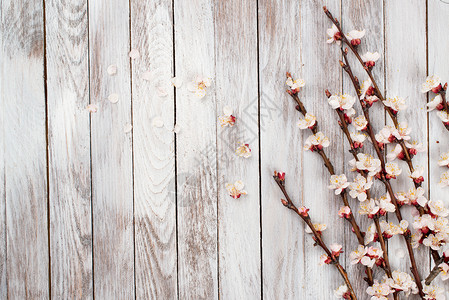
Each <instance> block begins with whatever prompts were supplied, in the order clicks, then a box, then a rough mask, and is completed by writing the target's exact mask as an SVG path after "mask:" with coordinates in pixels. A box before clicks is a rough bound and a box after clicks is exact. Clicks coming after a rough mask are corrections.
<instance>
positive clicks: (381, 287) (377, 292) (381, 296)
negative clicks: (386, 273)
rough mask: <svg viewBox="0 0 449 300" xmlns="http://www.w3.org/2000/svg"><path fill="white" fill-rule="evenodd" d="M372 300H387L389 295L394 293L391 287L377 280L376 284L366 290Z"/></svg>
mask: <svg viewBox="0 0 449 300" xmlns="http://www.w3.org/2000/svg"><path fill="white" fill-rule="evenodd" d="M366 292H367V293H368V295H370V296H371V298H370V299H371V300H387V299H388V295H389V294H390V293H392V292H393V290H391V288H390V286H389V285H388V284H386V283H379V282H378V281H377V280H375V281H374V284H373V285H372V286H370V287H368V288H367V289H366Z"/></svg>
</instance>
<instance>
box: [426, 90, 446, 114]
mask: <svg viewBox="0 0 449 300" xmlns="http://www.w3.org/2000/svg"><path fill="white" fill-rule="evenodd" d="M442 104H443V97H441V95H440V94H438V95H436V96H435V97H434V98H433V99H432V101H430V102H429V103H427V111H432V110H434V109H436V108H438V107H440V106H441V105H442Z"/></svg>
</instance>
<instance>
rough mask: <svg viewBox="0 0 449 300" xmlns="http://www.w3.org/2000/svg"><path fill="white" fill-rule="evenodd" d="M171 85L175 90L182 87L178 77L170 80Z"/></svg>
mask: <svg viewBox="0 0 449 300" xmlns="http://www.w3.org/2000/svg"><path fill="white" fill-rule="evenodd" d="M171 83H172V84H173V86H174V87H176V88H180V87H181V86H182V80H181V79H180V78H178V77H173V78H172V79H171Z"/></svg>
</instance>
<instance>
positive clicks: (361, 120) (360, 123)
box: [353, 115, 368, 130]
mask: <svg viewBox="0 0 449 300" xmlns="http://www.w3.org/2000/svg"><path fill="white" fill-rule="evenodd" d="M353 125H354V127H355V129H357V130H365V129H366V126H367V125H368V121H367V120H366V118H365V116H364V115H360V116H358V117H357V118H355V119H354V122H353Z"/></svg>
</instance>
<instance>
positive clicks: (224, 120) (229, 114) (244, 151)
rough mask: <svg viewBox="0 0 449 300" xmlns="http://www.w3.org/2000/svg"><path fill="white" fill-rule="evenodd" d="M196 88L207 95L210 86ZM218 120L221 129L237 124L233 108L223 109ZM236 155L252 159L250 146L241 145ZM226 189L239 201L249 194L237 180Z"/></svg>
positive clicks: (204, 84)
mask: <svg viewBox="0 0 449 300" xmlns="http://www.w3.org/2000/svg"><path fill="white" fill-rule="evenodd" d="M198 80H199V79H198ZM198 80H197V81H198ZM195 82H196V81H195ZM195 82H194V83H195ZM194 86H195V85H194ZM196 86H197V93H200V90H201V88H204V93H205V88H206V87H207V86H208V85H207V84H206V83H204V82H203V84H201V82H200V83H198V84H197V85H196ZM218 120H219V122H220V124H221V127H232V126H234V125H235V122H236V117H235V116H234V115H233V110H232V108H231V107H229V106H225V107H224V108H223V115H221V116H219V117H218ZM235 154H237V155H238V156H240V157H244V158H249V157H251V155H252V154H251V148H250V147H249V144H246V143H239V145H238V146H237V149H236V150H235ZM225 187H226V189H227V190H228V193H229V195H230V196H231V197H232V198H234V199H238V198H240V196H241V195H246V194H247V193H246V191H245V190H244V189H243V187H244V183H243V182H242V181H241V180H237V181H236V182H235V183H226V184H225Z"/></svg>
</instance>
